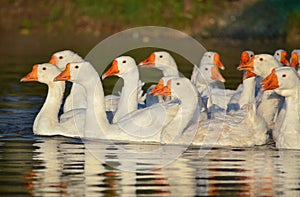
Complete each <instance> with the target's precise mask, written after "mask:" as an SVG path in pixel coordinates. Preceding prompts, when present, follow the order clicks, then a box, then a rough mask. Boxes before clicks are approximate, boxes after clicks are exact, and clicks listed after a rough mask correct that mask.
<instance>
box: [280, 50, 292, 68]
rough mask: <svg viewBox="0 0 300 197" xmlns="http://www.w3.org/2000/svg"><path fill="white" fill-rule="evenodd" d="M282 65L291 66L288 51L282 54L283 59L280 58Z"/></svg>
mask: <svg viewBox="0 0 300 197" xmlns="http://www.w3.org/2000/svg"><path fill="white" fill-rule="evenodd" d="M280 63H282V64H283V65H287V66H289V65H290V62H289V59H288V54H287V52H286V51H282V53H281V57H280Z"/></svg>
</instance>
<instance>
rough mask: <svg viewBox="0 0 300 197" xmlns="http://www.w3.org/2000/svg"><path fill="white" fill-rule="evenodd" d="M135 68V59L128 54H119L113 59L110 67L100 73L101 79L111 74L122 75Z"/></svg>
mask: <svg viewBox="0 0 300 197" xmlns="http://www.w3.org/2000/svg"><path fill="white" fill-rule="evenodd" d="M135 70H137V66H136V62H135V60H134V59H133V58H132V57H130V56H121V57H118V58H116V59H114V60H113V62H112V65H111V67H110V68H109V69H108V70H107V71H106V72H105V73H104V74H103V75H102V80H103V79H105V78H106V77H108V76H113V75H116V76H118V77H123V76H124V75H125V74H127V73H130V72H131V71H135Z"/></svg>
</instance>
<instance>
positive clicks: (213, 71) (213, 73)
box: [211, 66, 226, 82]
mask: <svg viewBox="0 0 300 197" xmlns="http://www.w3.org/2000/svg"><path fill="white" fill-rule="evenodd" d="M211 79H212V80H216V81H221V82H225V81H226V80H225V79H224V77H223V76H222V74H221V73H220V72H219V69H218V66H214V67H212V69H211Z"/></svg>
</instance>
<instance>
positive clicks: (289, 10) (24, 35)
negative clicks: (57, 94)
mask: <svg viewBox="0 0 300 197" xmlns="http://www.w3.org/2000/svg"><path fill="white" fill-rule="evenodd" d="M299 21H300V2H299V0H285V1H282V0H222V1H220V0H182V1H177V0H167V1H162V0H156V1H152V0H151V1H150V0H145V1H139V0H115V1H111V0H101V1H97V0H64V1H60V0H44V1H35V0H1V1H0V34H1V36H0V43H1V46H0V53H1V54H0V57H1V66H2V64H5V63H6V62H10V61H11V58H15V59H17V60H16V61H17V62H18V61H20V62H22V63H25V64H28V66H31V65H32V64H34V63H38V62H45V61H48V60H49V58H50V56H51V54H52V53H54V52H56V51H59V50H63V49H71V50H74V51H75V52H77V53H79V54H80V55H82V56H83V57H84V56H85V55H86V54H87V53H88V51H89V50H91V49H92V48H93V47H94V46H95V45H96V44H97V43H99V42H100V41H101V40H103V39H105V38H107V37H108V36H110V35H112V34H114V33H117V32H119V31H122V30H125V29H128V28H132V27H138V26H146V25H153V26H165V27H170V28H174V29H177V30H180V31H183V32H185V33H187V34H189V35H191V36H192V37H193V38H195V39H197V40H198V41H199V42H200V43H201V44H202V45H203V46H204V47H205V48H206V49H207V50H212V51H217V52H219V53H220V55H221V59H222V61H223V63H224V64H225V66H226V68H227V69H226V70H225V71H222V72H223V75H224V76H225V77H227V78H230V76H238V77H237V78H236V80H235V81H234V82H233V83H231V82H230V80H229V82H228V83H227V84H226V86H227V87H229V88H235V87H236V84H238V83H239V82H240V81H241V77H240V76H241V73H240V72H238V71H236V69H235V67H236V66H237V64H238V63H239V56H240V54H241V52H242V51H243V50H253V51H254V52H255V53H271V54H273V53H274V52H275V50H276V49H278V48H282V49H285V50H287V52H288V53H290V52H291V50H292V49H294V48H299V43H300V23H299ZM142 58H145V57H142ZM23 74H24V73H22V75H23ZM20 77H21V75H20ZM234 79H235V78H234Z"/></svg>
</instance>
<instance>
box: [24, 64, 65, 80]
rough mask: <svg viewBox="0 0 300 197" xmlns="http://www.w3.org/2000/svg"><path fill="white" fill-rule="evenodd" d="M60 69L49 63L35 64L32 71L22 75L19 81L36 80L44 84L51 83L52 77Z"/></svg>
mask: <svg viewBox="0 0 300 197" xmlns="http://www.w3.org/2000/svg"><path fill="white" fill-rule="evenodd" d="M60 72H61V71H60V70H59V69H58V68H57V67H56V66H54V65H52V64H49V63H44V64H35V65H33V67H32V71H31V72H30V73H28V74H27V75H26V76H25V77H23V78H22V79H21V80H20V81H21V82H31V81H38V82H41V83H45V84H50V83H53V79H54V77H55V76H57V75H58V74H59V73H60Z"/></svg>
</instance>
